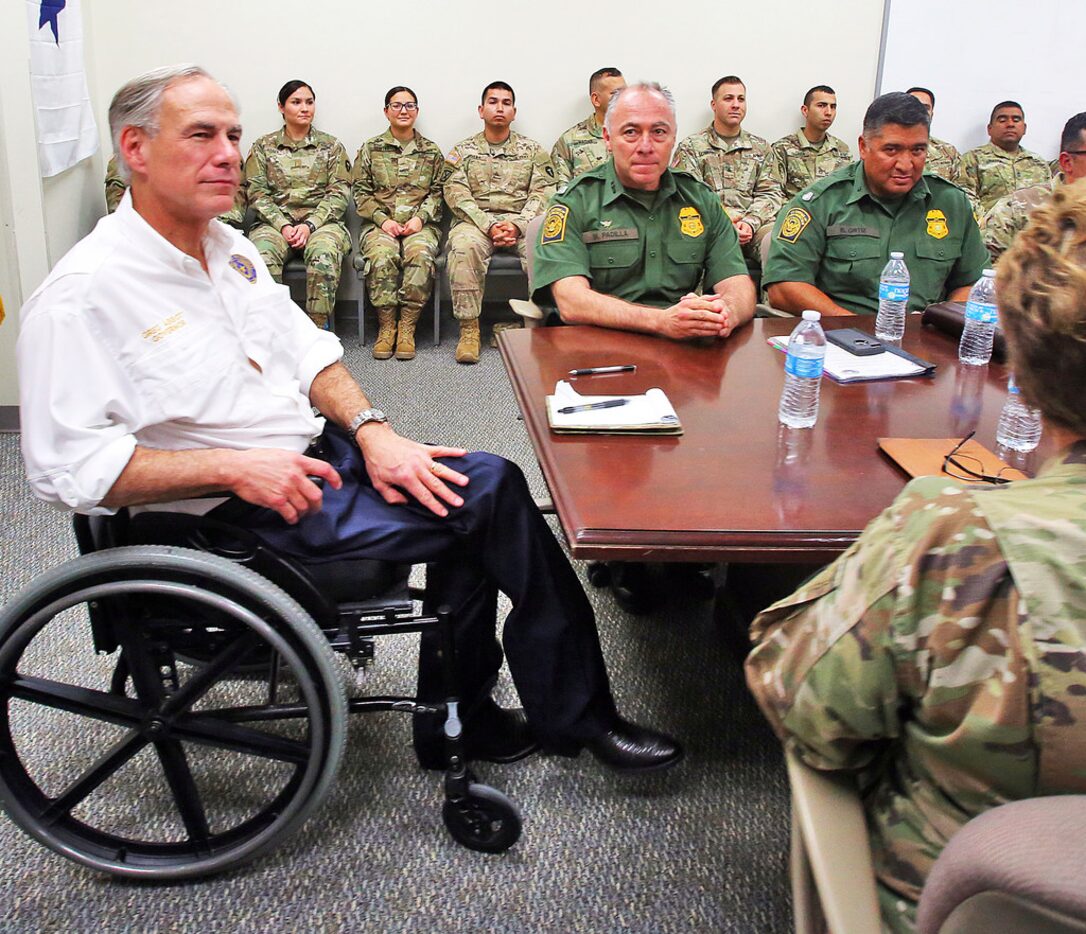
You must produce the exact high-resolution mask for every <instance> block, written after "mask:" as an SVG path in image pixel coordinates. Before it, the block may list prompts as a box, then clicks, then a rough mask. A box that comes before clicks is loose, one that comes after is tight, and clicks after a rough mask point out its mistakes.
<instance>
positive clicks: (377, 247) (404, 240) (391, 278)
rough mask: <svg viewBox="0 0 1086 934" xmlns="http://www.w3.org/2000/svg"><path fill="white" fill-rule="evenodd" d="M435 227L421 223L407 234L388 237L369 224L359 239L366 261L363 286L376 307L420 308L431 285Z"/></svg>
mask: <svg viewBox="0 0 1086 934" xmlns="http://www.w3.org/2000/svg"><path fill="white" fill-rule="evenodd" d="M437 245H438V231H437V228H436V227H423V228H422V230H420V231H419V232H418V233H414V234H410V235H409V236H406V237H399V238H397V237H390V236H389V235H388V234H387V233H385V232H384V231H383V230H381V228H380V227H371V228H370V229H369V230H367V231H366V232H365V233H363V234H362V235H361V236H360V237H359V240H358V248H359V250H360V251H361V253H362V258H363V259H364V260H365V261H366V290H367V291H368V292H369V296H370V301H371V302H372V303H373V306H374V307H375V308H381V309H389V308H397V307H399V308H406V309H419V308H421V307H422V306H423V305H425V304H426V299H428V298H429V297H430V291H431V290H432V289H433V287H434V261H435V260H436V258H437Z"/></svg>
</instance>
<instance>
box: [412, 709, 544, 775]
mask: <svg viewBox="0 0 1086 934" xmlns="http://www.w3.org/2000/svg"><path fill="white" fill-rule="evenodd" d="M430 723H431V724H432V729H430V730H423V729H421V728H420V718H419V717H418V716H416V718H415V755H416V756H417V757H418V760H419V765H420V766H422V768H424V769H433V770H437V771H440V770H442V769H445V768H446V767H447V766H448V764H449V762H448V755H447V753H446V749H445V739H444V736H443V734H441V733H440V731H439V728H438V726H437V723H436V719H432V720H430ZM463 729H464V733H463V739H462V743H461V746H462V748H463V750H464V756H465V758H466V759H467V761H468V762H472V761H481V762H516V761H518V760H520V759H523V758H525V757H526V756H530V755H531V754H532V753H533V752H535V751H536V750H537V749H539V743H538V742H537V740H536V738H535V736H534V734H533V733H532V728H531V726H530V725H529V724H528V717H527V716H526V715H525V713H524V711H523V710H521V709H520V708H519V707H518V708H516V709H511V710H507V709H505V708H504V707H499V706H498V705H497V704H496V703H495V702H494V701H493V700H491V699H490V698H487V699H486V700H485V701H483V703H482V704H481V705H480V706H479V708H478V709H477V710H475V711H474V712H473V713H472V715H471V717H470V718H469V719H466V720H465V721H464V725H463Z"/></svg>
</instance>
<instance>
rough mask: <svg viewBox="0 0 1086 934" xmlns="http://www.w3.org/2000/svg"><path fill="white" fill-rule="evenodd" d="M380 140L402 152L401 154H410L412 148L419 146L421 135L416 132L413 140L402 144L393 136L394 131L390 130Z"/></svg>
mask: <svg viewBox="0 0 1086 934" xmlns="http://www.w3.org/2000/svg"><path fill="white" fill-rule="evenodd" d="M380 140H381V142H382V143H384V144H385V145H387V146H391V147H392V148H393V149H398V150H400V152H405V153H406V152H410V151H411V149H412V148H415V147H417V146H418V141H419V134H418V131H415V135H414V136H412V137H411V139H409V140H408V141H407V142H406V143H401V142H400V141H399V140H398V139H396V137H395V136H393V135H392V130H391V129H388V130H385V132H384V133H382V134H381V136H380Z"/></svg>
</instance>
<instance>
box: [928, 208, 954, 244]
mask: <svg viewBox="0 0 1086 934" xmlns="http://www.w3.org/2000/svg"><path fill="white" fill-rule="evenodd" d="M927 220H928V236H929V237H934V238H935V239H936V240H942V239H943V238H944V237H946V236H947V235H948V234H949V233H950V228H949V227H947V223H946V215H945V214H944V213H943V212H942V211H928V218H927Z"/></svg>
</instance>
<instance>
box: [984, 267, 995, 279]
mask: <svg viewBox="0 0 1086 934" xmlns="http://www.w3.org/2000/svg"><path fill="white" fill-rule="evenodd" d="M994 275H995V270H994V269H985V270H984V272H983V273H981V278H983V279H991V278H992V276H994Z"/></svg>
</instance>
